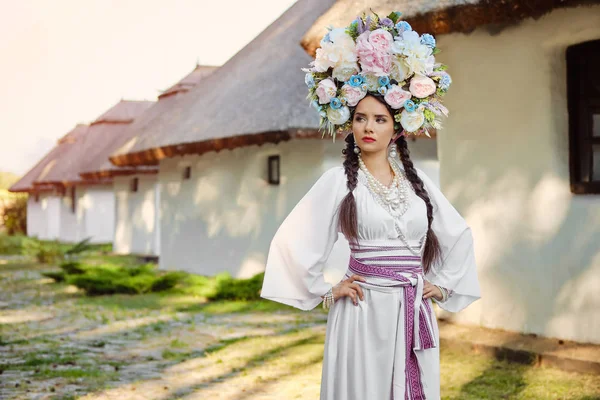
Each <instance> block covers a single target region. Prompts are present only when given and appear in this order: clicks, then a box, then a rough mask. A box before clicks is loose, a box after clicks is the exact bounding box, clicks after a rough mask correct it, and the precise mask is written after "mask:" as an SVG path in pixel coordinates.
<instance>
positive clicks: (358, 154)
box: [261, 13, 479, 400]
mask: <svg viewBox="0 0 600 400" xmlns="http://www.w3.org/2000/svg"><path fill="white" fill-rule="evenodd" d="M398 17H399V15H398V14H397V13H392V14H390V16H388V17H387V19H389V20H391V23H392V26H393V28H390V29H384V28H386V27H388V28H389V26H390V22H389V21H386V20H385V19H380V18H379V17H378V16H375V18H374V19H370V20H369V19H368V18H370V17H367V18H366V17H362V18H358V19H357V20H356V21H354V22H353V24H356V25H358V28H362V29H357V27H356V26H354V27H353V24H351V25H350V27H348V28H346V29H345V30H344V32H340V31H336V30H332V31H331V32H330V33H329V34H328V36H326V38H325V39H324V41H323V42H322V49H325V50H324V51H322V52H320V54H319V52H318V53H317V60H316V61H315V63H313V69H311V70H309V74H311V77H310V78H308V77H307V84H308V85H309V89H313V88H315V87H316V89H314V91H311V94H313V92H314V95H315V96H316V97H317V98H318V103H319V104H318V107H317V109H318V110H319V111H320V112H321V116H322V118H323V121H322V122H323V123H324V125H325V126H326V127H329V128H330V131H331V128H334V129H336V128H337V127H339V126H341V127H342V128H343V129H348V130H351V133H350V134H348V135H347V136H346V139H345V140H346V148H345V149H344V150H343V154H344V156H345V161H344V163H343V167H336V168H333V169H331V170H329V171H327V172H326V173H325V174H323V176H322V177H321V178H320V179H319V180H318V181H317V182H316V184H315V185H314V186H313V187H312V189H311V190H310V191H309V192H308V193H307V194H306V196H305V197H304V198H303V199H302V200H301V201H300V202H299V203H298V205H297V206H296V207H295V208H294V209H293V210H292V212H291V213H290V215H289V216H288V217H287V218H286V220H285V221H284V222H283V223H282V225H281V227H280V228H279V230H278V231H277V233H276V235H275V237H274V238H273V242H272V244H271V248H270V251H269V256H268V261H267V267H266V272H265V280H264V284H263V290H262V293H261V295H262V296H263V297H264V298H267V299H271V300H274V301H278V302H281V303H284V304H289V305H292V306H294V307H297V308H300V309H303V310H309V309H312V308H314V307H315V306H316V305H317V304H318V303H319V302H321V301H323V304H324V306H325V307H328V308H330V311H329V316H328V321H327V333H326V340H325V353H324V361H323V374H322V384H321V399H322V400H365V399H374V400H379V399H382V400H384V399H385V400H388V399H395V400H399V399H439V398H440V382H439V335H438V329H437V322H436V319H435V315H434V313H433V311H432V299H433V300H435V301H436V302H437V303H438V304H439V305H440V307H442V308H444V309H446V310H448V311H454V312H455V311H459V310H461V309H463V308H465V307H466V306H467V305H469V304H470V303H472V302H473V301H475V300H476V299H478V298H479V285H478V281H477V274H476V269H475V260H474V254H473V239H472V236H471V231H470V229H469V227H468V226H467V224H466V223H465V221H464V219H463V218H462V217H461V216H460V215H459V213H458V212H457V211H456V210H455V209H454V207H452V205H451V204H450V203H449V202H448V200H447V199H446V198H445V197H444V195H443V194H442V193H441V192H440V191H439V190H438V189H437V187H436V186H435V185H434V184H433V183H432V182H431V180H430V179H429V178H428V177H427V176H426V175H425V174H424V173H423V172H422V171H420V170H418V169H417V168H415V167H414V165H413V163H412V161H411V159H410V155H409V151H408V148H407V142H406V139H405V135H407V134H411V133H412V134H416V133H417V132H423V130H424V129H427V127H428V126H427V124H426V123H425V121H421V118H420V117H419V116H418V115H414V114H415V113H419V112H424V110H425V109H427V108H426V107H428V105H430V104H434V105H435V107H436V108H438V109H440V108H441V107H443V106H441V104H440V103H439V98H438V94H439V92H438V91H437V90H436V94H435V95H434V94H429V95H427V96H424V97H419V96H421V95H422V94H423V93H422V90H421V91H420V89H422V88H416V86H418V85H413V86H415V88H414V89H415V90H409V89H410V86H411V84H413V83H414V82H418V81H419V79H421V77H426V75H421V74H420V73H419V72H426V71H415V70H414V68H413V69H412V70H411V68H408V71H405V72H403V73H404V74H405V76H404V78H407V77H408V81H407V80H400V79H399V78H400V77H399V76H398V73H399V72H398V71H396V72H393V70H392V69H391V68H388V69H386V68H385V67H386V64H385V61H384V63H383V64H382V65H383V69H382V70H381V71H379V73H388V74H389V75H382V76H384V77H385V78H384V79H382V78H381V76H380V77H379V78H377V79H375V81H376V82H377V83H376V84H374V83H373V81H374V79H373V78H372V76H370V74H371V73H372V72H373V70H372V68H371V69H370V67H369V63H370V62H371V61H372V60H373V58H374V57H375V58H377V57H380V58H382V59H383V58H384V57H383V56H386V55H390V56H391V57H392V58H394V57H396V58H397V59H398V60H400V61H402V62H405V63H406V64H409V63H412V65H413V66H414V65H417V64H418V63H417V62H413V61H414V60H410V61H406V59H407V58H408V57H410V56H411V55H406V54H400V55H399V53H397V52H395V51H394V50H393V48H392V47H391V46H390V47H387V46H386V43H385V39H388V36H387V35H384V34H382V33H381V32H383V31H385V32H388V33H390V35H396V36H397V37H399V38H400V40H397V41H402V40H403V36H404V35H403V32H409V31H407V26H406V25H408V24H406V23H403V22H404V21H398V19H399V18H398ZM374 21H375V22H374ZM360 30H362V32H360ZM344 35H347V37H344ZM376 35H379V37H377V36H376ZM371 36H373V37H371ZM405 36H406V41H408V40H409V39H410V35H405ZM348 38H350V39H352V40H353V41H354V43H355V50H354V51H355V54H357V57H356V58H357V59H358V64H360V65H359V66H357V67H354V68H355V70H356V69H358V68H360V74H359V75H352V76H351V77H346V78H347V79H346V80H344V77H341V76H340V75H339V74H336V71H335V70H336V68H340V65H339V63H343V62H344V61H343V58H344V56H342V57H329V59H334V61H332V62H331V63H330V64H329V65H328V64H327V63H328V61H327V58H328V56H327V54H325V55H324V54H323V53H324V52H325V53H326V52H327V51H329V52H330V53H332V54H333V53H335V54H338V55H339V54H340V51H339V47H340V46H346V49H349V48H350V46H349V41H348ZM381 38H383V39H384V40H383V42H382V40H380V39H381ZM427 40H428V39H426V40H425V41H426V42H427ZM361 41H362V42H361ZM329 44H331V46H329ZM369 45H371V47H372V49H375V50H373V52H374V53H371V54H366V53H365V52H366V50H364V49H365V48H368V46H369ZM335 46H338V48H337V49H336V48H335ZM378 46H379V47H378ZM401 46H404V47H406V46H407V45H406V43H404V44H403V43H400V44H399V45H398V48H400V47H401ZM328 47H329V50H328ZM415 51H418V52H419V54H422V55H423V56H424V57H429V55H428V53H427V51H425V50H424V49H423V48H417V49H416V50H415ZM377 52H380V53H381V52H383V55H382V54H380V53H377ZM348 54H349V53H348ZM348 54H347V55H346V56H345V57H347V58H348V59H351V58H352V56H351V54H350V55H348ZM320 57H321V58H322V59H321V60H320V59H319V58H320ZM361 57H362V59H364V60H362V59H361ZM323 59H325V61H323ZM417 61H418V60H417ZM322 64H324V65H322ZM417 67H418V65H417ZM417 67H415V68H417ZM323 69H326V70H325V71H323ZM338 72H339V71H338ZM433 72H434V71H431V73H433ZM335 75H338V76H337V77H335ZM314 78H316V80H319V83H318V84H317V82H314ZM429 79H432V78H431V75H429ZM326 80H330V81H331V82H325V83H324V84H323V81H326ZM438 81H441V79H439V80H436V82H438ZM357 83H358V84H357ZM438 83H439V82H438ZM354 84H357V85H356V86H354ZM311 85H312V86H311ZM323 86H326V87H325V90H320V91H319V90H318V88H319V87H323ZM349 86H351V87H352V88H358V89H359V91H360V92H359V93H354V92H353V91H352V89H349ZM382 87H383V88H385V89H386V90H382V89H381V88H382ZM437 88H438V85H437V84H436V89H437ZM399 90H402V91H403V92H406V93H409V92H410V93H409V94H408V95H407V94H406V93H400V96H396V97H395V98H394V97H393V96H386V94H389V93H394V92H396V93H398V91H399ZM398 97H404V99H403V100H402V99H400V100H399V99H398ZM334 99H338V101H339V103H340V104H341V106H339V105H340V104H338V101H336V100H334ZM408 101H411V102H412V103H414V104H412V105H411V104H410V103H407V102H408ZM399 102H402V106H401V107H397V106H398V104H399ZM413 106H414V107H413ZM343 107H346V108H347V115H344V114H346V110H344V109H343ZM324 108H325V109H324ZM340 110H341V111H340ZM411 110H412V111H411ZM405 113H409V114H410V115H408V116H406V115H405V117H404V118H403V116H402V115H403V114H405ZM344 117H346V118H344ZM424 119H425V118H423V120H424ZM415 121H416V122H415ZM398 122H400V123H398ZM428 122H429V123H431V122H432V121H431V120H429V121H428ZM396 143H397V146H396ZM398 153H399V160H398V159H397V158H398ZM338 232H341V233H343V234H344V236H345V237H346V239H348V242H349V243H350V250H351V254H352V255H351V258H350V261H349V265H348V266H347V271H346V276H345V277H344V279H343V280H342V281H341V282H339V283H336V284H334V285H332V284H331V283H328V282H327V281H326V280H325V277H324V274H323V266H324V264H325V262H326V261H327V258H328V256H329V254H330V252H331V250H332V248H333V245H334V243H335V242H336V240H337V238H338ZM344 268H346V266H344Z"/></svg>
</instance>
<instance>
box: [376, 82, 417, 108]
mask: <svg viewBox="0 0 600 400" xmlns="http://www.w3.org/2000/svg"><path fill="white" fill-rule="evenodd" d="M410 98H411V94H410V92H408V91H406V90H404V89H402V88H401V87H400V86H398V85H392V86H391V87H390V88H389V89H388V91H387V93H386V94H385V96H383V99H384V100H385V102H386V103H388V104H389V105H390V107H392V108H393V109H394V110H397V109H399V108H402V107H404V103H406V100H409V99H410Z"/></svg>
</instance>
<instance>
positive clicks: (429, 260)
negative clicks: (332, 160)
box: [339, 93, 442, 273]
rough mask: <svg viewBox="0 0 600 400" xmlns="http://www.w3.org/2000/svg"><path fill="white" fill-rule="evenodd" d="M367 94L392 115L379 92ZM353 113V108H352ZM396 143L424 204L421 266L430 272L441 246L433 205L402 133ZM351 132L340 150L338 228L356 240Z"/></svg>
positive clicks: (355, 172) (355, 162)
mask: <svg viewBox="0 0 600 400" xmlns="http://www.w3.org/2000/svg"><path fill="white" fill-rule="evenodd" d="M369 95H370V96H372V97H374V98H375V99H377V100H378V101H379V102H381V103H382V104H384V105H385V106H386V108H387V109H388V111H389V113H390V115H391V116H393V115H394V112H395V110H393V109H392V108H391V107H390V106H389V105H388V104H387V103H386V102H385V100H384V99H383V97H382V96H380V95H373V94H370V93H369ZM352 114H354V112H352ZM396 144H397V146H398V153H399V154H400V160H401V161H402V165H403V166H404V173H405V174H406V178H407V179H408V181H409V182H410V183H411V185H412V187H413V190H414V192H415V194H416V195H417V196H419V197H420V198H421V199H422V200H423V201H424V202H425V205H426V206H427V239H426V241H425V248H424V251H423V270H424V271H425V273H427V272H429V270H430V269H431V266H432V265H433V264H434V263H435V262H437V261H439V260H440V258H441V253H442V250H441V246H440V242H439V240H438V237H437V235H436V234H435V232H434V231H433V229H432V227H431V225H432V223H433V205H432V204H431V200H430V198H429V193H427V190H426V189H425V184H424V183H423V181H422V180H421V178H420V177H419V175H418V174H417V170H416V169H415V166H414V164H413V162H412V160H411V159H410V152H409V150H408V143H407V142H406V138H405V137H404V136H400V137H399V138H398V140H396ZM354 147H355V142H354V135H352V134H349V135H347V136H346V148H345V149H343V150H342V154H343V155H344V171H345V173H346V179H347V183H346V185H347V187H348V194H347V195H346V196H345V197H344V199H343V200H342V203H341V205H340V209H339V216H340V219H339V220H340V229H341V231H342V233H343V234H344V236H346V238H347V239H348V240H349V241H350V242H357V241H358V218H357V212H356V199H355V197H354V193H353V191H354V189H355V188H356V185H357V183H358V169H359V166H358V154H356V153H354Z"/></svg>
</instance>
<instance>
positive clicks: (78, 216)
mask: <svg viewBox="0 0 600 400" xmlns="http://www.w3.org/2000/svg"><path fill="white" fill-rule="evenodd" d="M70 191H71V189H70V188H69V189H67V195H65V196H63V197H62V198H61V201H60V240H61V241H62V242H67V243H75V242H78V241H80V240H82V239H83V236H84V233H85V232H84V224H83V220H84V213H83V210H82V207H81V204H80V196H79V193H78V188H77V187H76V188H75V212H73V208H72V204H71V193H70Z"/></svg>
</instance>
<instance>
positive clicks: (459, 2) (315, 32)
mask: <svg viewBox="0 0 600 400" xmlns="http://www.w3.org/2000/svg"><path fill="white" fill-rule="evenodd" d="M598 3H600V1H599V0H338V1H337V2H336V3H335V4H334V5H333V7H331V8H330V9H329V10H328V11H327V12H325V13H324V14H323V15H322V16H321V17H320V18H319V19H318V20H317V21H316V22H315V24H314V25H312V26H311V27H310V29H309V30H308V31H307V32H306V34H305V35H304V37H303V38H302V41H301V45H302V47H304V49H305V50H306V51H307V52H308V53H309V54H311V55H313V56H314V54H315V53H316V49H317V48H318V47H319V42H320V41H321V39H322V38H323V35H325V33H326V32H327V30H326V27H327V26H329V25H333V26H335V27H343V26H347V25H348V24H349V23H350V22H352V20H353V19H354V18H356V16H358V15H361V14H362V13H363V12H365V13H369V12H370V11H369V10H370V9H372V10H373V11H375V12H376V13H377V14H378V15H380V16H382V15H388V14H389V13H390V12H391V11H400V12H402V14H403V15H402V19H404V20H406V21H408V22H409V23H410V24H411V25H412V26H413V28H414V29H415V30H416V31H417V32H420V33H426V32H427V33H432V34H438V35H439V34H445V33H451V32H464V33H468V32H471V31H473V30H474V29H475V28H477V27H479V26H481V25H488V24H492V25H495V26H496V27H501V26H504V25H508V24H514V23H516V22H519V21H521V20H523V19H525V18H529V17H533V18H539V17H540V16H542V15H544V14H546V13H548V12H550V11H551V10H553V9H555V8H562V7H575V6H579V5H586V4H598Z"/></svg>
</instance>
